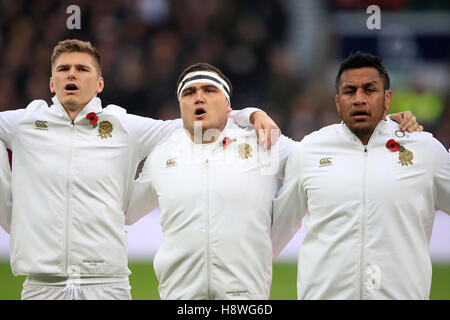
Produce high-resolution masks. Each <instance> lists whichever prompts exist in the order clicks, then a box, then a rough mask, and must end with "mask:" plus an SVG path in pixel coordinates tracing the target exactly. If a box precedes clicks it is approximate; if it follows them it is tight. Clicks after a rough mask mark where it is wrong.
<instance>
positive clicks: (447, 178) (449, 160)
mask: <svg viewBox="0 0 450 320" xmlns="http://www.w3.org/2000/svg"><path fill="white" fill-rule="evenodd" d="M432 144H433V146H432V147H433V149H434V157H433V160H434V166H433V167H434V169H435V172H434V199H435V200H434V201H435V203H434V204H435V206H436V207H437V208H439V209H440V210H442V211H444V212H445V213H447V214H448V215H450V154H449V153H448V152H447V150H446V149H445V148H444V146H443V145H442V144H441V143H440V142H439V141H438V140H436V139H434V138H432Z"/></svg>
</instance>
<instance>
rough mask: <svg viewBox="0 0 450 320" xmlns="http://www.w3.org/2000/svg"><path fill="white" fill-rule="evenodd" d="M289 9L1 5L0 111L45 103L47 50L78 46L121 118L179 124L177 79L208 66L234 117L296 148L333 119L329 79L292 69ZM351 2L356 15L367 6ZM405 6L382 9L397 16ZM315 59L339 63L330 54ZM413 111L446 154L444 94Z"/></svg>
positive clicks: (52, 0) (448, 124)
mask: <svg viewBox="0 0 450 320" xmlns="http://www.w3.org/2000/svg"><path fill="white" fill-rule="evenodd" d="M289 2H290V1H289V0H278V1H277V0H271V1H268V0H267V1H266V0H259V1H258V0H252V1H248V0H247V1H239V0H228V1H222V0H172V1H169V0H95V1H91V0H80V1H57V0H40V1H26V0H0V58H1V61H2V63H1V65H0V110H7V109H17V108H22V107H25V106H26V105H27V104H28V103H29V102H30V101H31V100H33V99H44V100H46V101H48V102H50V99H51V93H50V92H49V88H48V83H49V76H50V55H51V51H52V48H53V47H54V46H55V45H56V44H57V43H58V41H60V40H63V39H68V38H78V39H82V40H89V41H91V42H92V43H93V44H94V45H95V46H96V47H97V48H98V49H99V51H100V53H101V55H102V58H103V77H104V78H105V90H104V91H103V92H102V93H101V95H100V98H101V99H102V101H103V104H104V105H107V104H111V103H112V104H117V105H120V106H122V107H124V108H126V109H127V110H128V112H129V113H134V114H138V115H142V116H149V117H153V118H157V119H173V118H178V117H179V109H178V103H177V100H176V96H175V83H176V81H177V78H178V75H179V74H180V73H181V72H182V70H183V69H184V68H186V67H187V66H189V65H190V64H193V63H196V62H208V63H210V64H213V65H215V66H217V67H219V68H220V69H222V70H223V71H224V73H225V74H226V75H227V76H228V77H229V78H230V80H231V81H232V83H233V87H234V92H233V96H232V107H233V108H235V109H240V108H243V107H246V106H259V107H261V108H262V109H264V110H265V111H267V112H268V113H269V115H271V116H272V117H273V118H274V120H275V121H276V122H277V123H278V124H279V126H280V127H281V128H282V130H283V132H284V133H285V134H287V135H289V136H291V137H292V138H294V139H296V140H300V139H301V138H302V137H303V136H304V135H305V134H307V133H309V132H311V131H313V130H317V129H318V128H320V127H322V126H325V125H329V124H332V123H336V122H339V121H340V119H339V117H338V115H337V113H336V110H335V107H334V94H335V92H334V87H333V86H332V83H333V81H332V79H331V78H329V79H328V80H329V81H328V80H327V81H325V80H324V73H320V74H312V73H310V71H308V72H306V71H304V72H303V71H302V68H301V67H300V68H299V67H298V63H297V61H296V58H295V52H293V49H292V46H291V45H290V43H289V38H288V34H292V30H289V28H291V27H292V24H290V22H289V18H290V17H292V15H289V6H288V5H287V3H289ZM291 2H292V1H291ZM351 2H358V1H344V0H336V1H325V3H326V6H325V7H326V8H327V10H333V9H335V8H337V7H340V8H341V9H346V6H347V5H348V4H349V3H350V4H351ZM359 2H360V4H361V6H362V7H363V5H366V2H367V1H359ZM405 2H407V1H406V0H402V1H400V0H398V1H387V2H386V3H387V4H389V3H390V4H391V5H397V6H401V5H404V3H405ZM433 2H434V1H428V2H427V3H433ZM412 3H420V2H417V1H416V2H414V1H412ZM72 4H75V5H78V6H79V7H80V9H81V29H79V30H77V29H74V30H69V29H68V28H67V26H66V20H67V18H68V17H69V16H70V13H67V12H66V9H67V7H69V6H70V5H72ZM394 9H395V8H394ZM397 9H398V8H397ZM330 32H331V31H330ZM317 56H318V57H319V56H320V57H326V58H327V59H330V60H333V59H334V60H336V61H337V62H339V61H340V60H342V59H343V57H339V56H337V54H336V52H335V51H330V52H325V54H319V53H318V55H317ZM344 58H345V57H344ZM449 61H450V60H449ZM323 64H324V65H326V64H329V62H328V63H323ZM333 66H334V67H335V70H332V71H331V72H329V73H331V74H332V75H333V76H334V74H335V73H336V72H337V65H333ZM305 70H306V69H305ZM393 89H394V90H395V88H393ZM413 89H414V88H413ZM413 89H411V88H409V89H408V90H407V91H406V95H405V97H408V98H409V99H407V98H403V99H399V100H397V101H396V106H395V108H397V109H399V108H402V107H404V106H406V108H407V109H411V108H412V107H413V106H412V105H408V104H409V103H411V104H414V103H415V101H416V100H417V99H414V97H418V96H417V95H418V94H420V92H419V91H420V90H419V89H418V90H419V91H418V90H415V89H414V90H413ZM411 90H412V91H411ZM412 92H415V93H416V94H417V95H416V96H414V94H413V93H412ZM394 94H395V91H394ZM411 97H413V98H411ZM434 97H436V96H434ZM421 101H422V102H423V104H424V105H425V107H426V106H427V104H428V103H430V104H434V105H436V104H437V105H438V106H437V107H436V108H437V112H435V113H434V116H433V117H428V118H427V117H426V115H427V112H423V110H424V109H423V108H422V109H420V110H419V109H417V110H419V111H417V112H419V113H420V112H422V113H423V116H421V117H419V121H421V122H422V123H424V124H425V127H426V129H427V130H429V131H432V132H433V133H434V134H435V136H436V137H437V138H438V139H439V140H440V141H441V142H442V143H443V144H444V145H446V147H447V148H450V96H449V94H448V90H447V93H445V92H444V94H442V93H439V94H438V95H437V100H436V99H433V98H430V99H428V100H427V99H421ZM405 104H406V105H405Z"/></svg>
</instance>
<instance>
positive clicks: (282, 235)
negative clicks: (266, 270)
mask: <svg viewBox="0 0 450 320" xmlns="http://www.w3.org/2000/svg"><path fill="white" fill-rule="evenodd" d="M300 157H301V144H298V145H297V146H296V147H295V149H294V150H293V151H292V154H291V155H290V156H289V159H288V160H287V163H286V172H285V179H284V181H283V184H282V186H281V189H280V190H279V192H278V195H277V197H276V198H275V200H274V205H273V220H272V221H273V222H272V230H271V234H270V236H271V239H272V248H273V258H276V257H277V256H278V255H279V254H280V252H281V251H282V250H283V248H284V247H285V246H286V245H287V244H288V242H289V241H290V240H291V239H292V237H293V236H294V235H295V233H296V232H297V231H298V230H299V229H300V226H301V221H302V218H303V216H304V214H305V212H306V210H307V197H306V193H305V191H304V190H303V187H302V179H301V175H302V172H301V171H302V170H301V161H300V160H301V159H300Z"/></svg>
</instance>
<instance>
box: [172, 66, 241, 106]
mask: <svg viewBox="0 0 450 320" xmlns="http://www.w3.org/2000/svg"><path fill="white" fill-rule="evenodd" d="M195 71H212V72H215V73H217V74H218V75H219V77H221V78H222V79H223V80H225V82H226V83H227V84H228V87H229V88H230V99H231V95H232V94H233V86H232V85H231V81H230V80H229V79H228V78H227V77H226V76H225V75H224V74H223V72H222V70H220V69H219V68H216V67H214V66H212V65H210V64H209V63H205V62H199V63H195V64H193V65H190V66H189V67H187V68H186V69H184V70H183V72H182V73H181V75H180V76H179V77H178V81H177V85H176V87H175V94H177V90H178V86H179V84H180V83H181V81H182V80H183V78H184V77H185V76H186V75H187V74H188V73H191V72H195Z"/></svg>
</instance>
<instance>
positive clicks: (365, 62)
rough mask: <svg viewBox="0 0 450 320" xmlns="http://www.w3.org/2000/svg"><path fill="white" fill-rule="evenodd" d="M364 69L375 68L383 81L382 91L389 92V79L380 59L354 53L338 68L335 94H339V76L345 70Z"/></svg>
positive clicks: (361, 53)
mask: <svg viewBox="0 0 450 320" xmlns="http://www.w3.org/2000/svg"><path fill="white" fill-rule="evenodd" d="M364 67H370V68H375V69H377V70H378V73H379V74H380V76H381V79H383V84H384V90H389V87H390V85H391V81H390V79H389V75H388V73H387V71H386V68H385V67H384V65H383V63H382V61H381V58H380V57H377V56H374V55H372V54H370V53H364V52H360V51H358V52H356V53H353V54H351V55H350V56H348V57H347V59H345V60H344V62H342V63H341V65H340V67H339V72H338V74H337V76H336V81H335V86H336V93H339V83H340V81H341V75H342V73H343V72H344V71H345V70H348V69H359V68H364Z"/></svg>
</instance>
